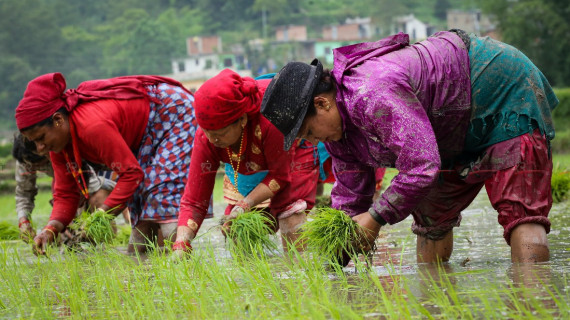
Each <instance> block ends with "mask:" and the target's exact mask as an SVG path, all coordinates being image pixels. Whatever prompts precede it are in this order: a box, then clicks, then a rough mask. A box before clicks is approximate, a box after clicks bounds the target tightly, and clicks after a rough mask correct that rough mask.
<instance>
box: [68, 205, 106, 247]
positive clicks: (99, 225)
mask: <svg viewBox="0 0 570 320" xmlns="http://www.w3.org/2000/svg"><path fill="white" fill-rule="evenodd" d="M114 219H115V216H114V215H112V214H109V213H108V212H106V211H102V210H95V211H94V212H89V211H83V212H82V213H81V214H80V215H79V216H77V217H76V218H75V219H74V220H73V224H71V225H70V228H72V229H73V230H74V231H75V232H76V233H77V235H78V238H79V239H78V240H81V241H87V242H91V243H93V244H99V243H111V242H112V241H113V239H114V238H115V232H114V231H113V220H114Z"/></svg>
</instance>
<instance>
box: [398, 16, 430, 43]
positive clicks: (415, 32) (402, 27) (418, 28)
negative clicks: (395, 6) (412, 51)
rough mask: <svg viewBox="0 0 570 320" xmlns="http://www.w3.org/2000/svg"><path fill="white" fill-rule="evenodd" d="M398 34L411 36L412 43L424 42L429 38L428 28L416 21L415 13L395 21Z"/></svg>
mask: <svg viewBox="0 0 570 320" xmlns="http://www.w3.org/2000/svg"><path fill="white" fill-rule="evenodd" d="M398 32H403V33H407V34H409V35H410V41H411V42H416V41H420V40H424V39H426V38H427V37H428V36H429V34H428V26H427V25H426V24H425V23H423V22H421V21H420V20H418V19H416V17H415V16H414V14H413V13H412V14H409V15H407V16H400V17H396V18H395V19H394V33H398Z"/></svg>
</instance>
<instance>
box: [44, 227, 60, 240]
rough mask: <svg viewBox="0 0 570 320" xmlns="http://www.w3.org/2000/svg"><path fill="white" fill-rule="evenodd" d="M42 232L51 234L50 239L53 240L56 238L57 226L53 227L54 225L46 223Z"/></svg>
mask: <svg viewBox="0 0 570 320" xmlns="http://www.w3.org/2000/svg"><path fill="white" fill-rule="evenodd" d="M42 232H44V233H45V234H48V235H50V234H51V235H52V236H53V238H52V240H55V239H56V238H57V235H58V234H59V231H58V230H57V228H56V227H54V226H53V225H51V224H47V225H46V226H45V227H44V228H43V229H42Z"/></svg>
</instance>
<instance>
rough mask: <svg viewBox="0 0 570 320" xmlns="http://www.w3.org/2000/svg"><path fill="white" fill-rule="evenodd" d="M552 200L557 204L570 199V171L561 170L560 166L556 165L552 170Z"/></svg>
mask: <svg viewBox="0 0 570 320" xmlns="http://www.w3.org/2000/svg"><path fill="white" fill-rule="evenodd" d="M551 186H552V200H553V201H554V202H555V203H558V202H562V201H564V200H567V199H568V195H569V194H570V171H569V170H566V169H560V165H556V167H555V168H554V170H552V180H551Z"/></svg>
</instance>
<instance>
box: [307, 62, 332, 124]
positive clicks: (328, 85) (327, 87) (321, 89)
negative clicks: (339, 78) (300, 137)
mask: <svg viewBox="0 0 570 320" xmlns="http://www.w3.org/2000/svg"><path fill="white" fill-rule="evenodd" d="M331 91H334V79H333V77H332V76H331V71H330V70H329V69H325V70H323V73H322V74H321V79H320V80H319V83H318V84H317V86H316V87H315V91H314V92H313V96H312V97H311V101H309V106H308V108H307V113H306V114H305V118H306V117H311V116H314V115H316V114H317V109H316V108H315V104H314V102H313V101H314V100H313V98H314V97H315V96H316V95H318V94H321V93H326V92H331Z"/></svg>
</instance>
